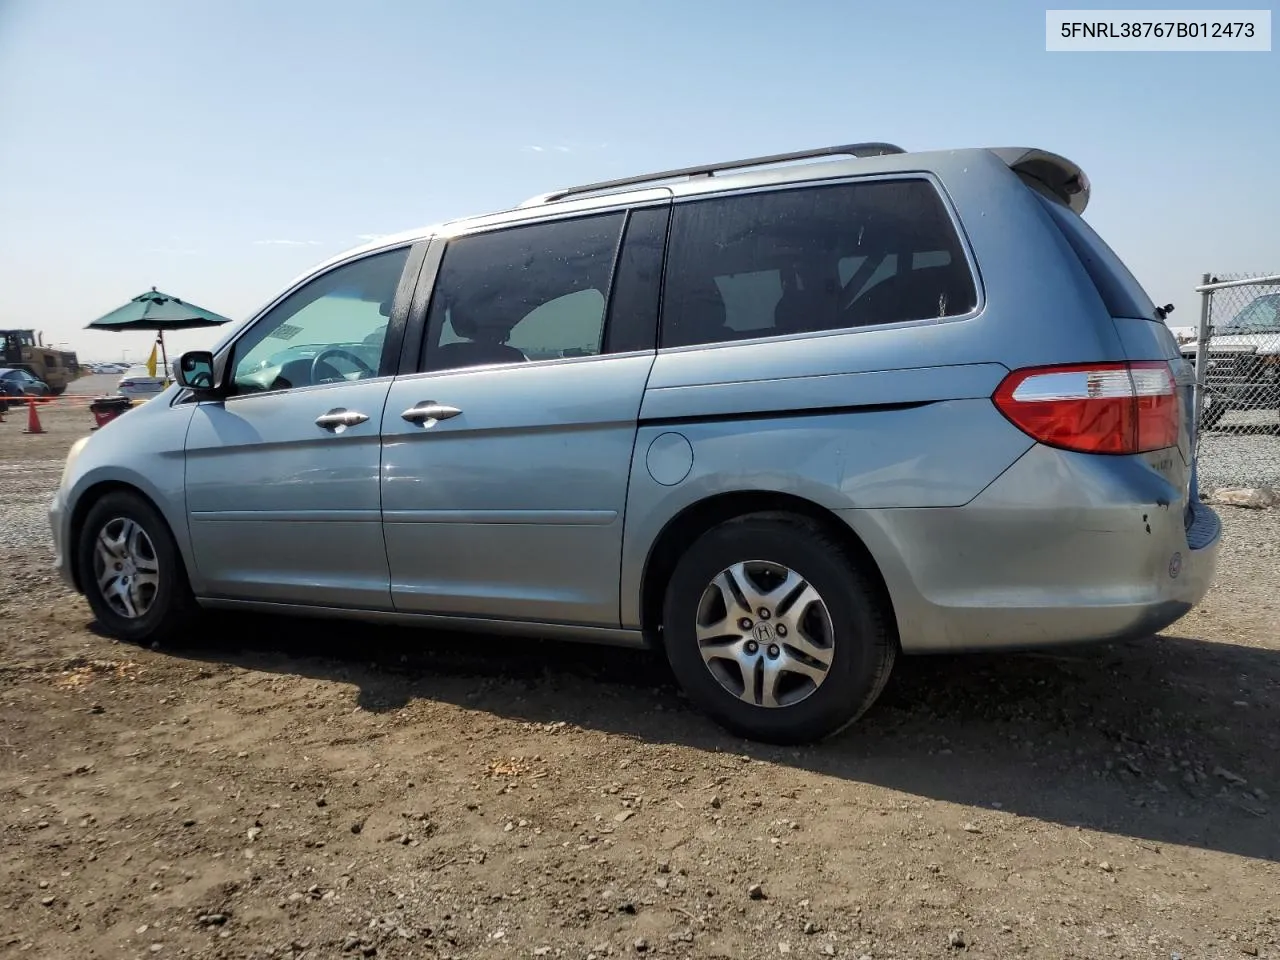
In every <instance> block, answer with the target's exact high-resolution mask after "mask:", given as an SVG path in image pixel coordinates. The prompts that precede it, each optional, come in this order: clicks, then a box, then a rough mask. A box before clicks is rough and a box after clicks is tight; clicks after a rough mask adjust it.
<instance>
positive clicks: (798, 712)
mask: <svg viewBox="0 0 1280 960" xmlns="http://www.w3.org/2000/svg"><path fill="white" fill-rule="evenodd" d="M663 636H664V639H665V645H666V652H667V659H668V660H669V661H670V663H671V668H672V670H673V672H674V673H675V675H676V679H677V680H678V681H679V682H680V684H681V686H682V687H683V688H684V689H685V692H686V693H688V694H689V696H690V698H691V699H692V700H693V701H694V703H695V704H696V705H697V706H699V707H700V708H701V709H703V710H704V711H705V712H706V713H707V714H708V715H710V716H711V717H712V718H713V719H715V720H716V721H717V722H718V723H720V724H721V725H722V726H724V727H725V728H726V729H728V730H729V731H731V732H733V733H735V734H737V735H739V736H743V737H747V738H749V739H754V740H761V741H765V742H770V743H803V742H808V741H813V740H819V739H822V738H824V737H828V736H831V735H832V734H835V733H837V732H839V731H840V730H842V729H844V728H845V727H846V726H848V725H849V724H851V723H852V722H853V721H855V720H857V719H858V717H860V716H861V715H862V714H863V713H864V712H866V710H867V709H868V708H869V707H870V706H871V704H872V703H873V702H874V701H875V699H876V697H878V696H879V695H880V692H881V690H882V689H883V688H884V685H885V683H886V682H887V681H888V679H889V673H890V671H891V670H892V668H893V662H894V659H895V656H896V653H897V637H896V634H895V631H894V629H893V626H892V619H891V616H890V614H889V611H888V609H887V606H886V603H885V601H884V600H883V598H882V597H881V596H880V593H879V591H877V590H876V588H875V586H874V585H873V583H872V581H871V580H870V579H869V578H868V577H867V575H866V574H865V573H864V572H863V570H862V569H861V568H860V566H859V564H858V562H857V561H856V560H855V558H853V557H851V556H850V555H849V554H848V551H846V550H845V549H844V547H843V546H842V545H841V544H840V543H839V542H838V541H837V540H836V539H835V538H833V537H831V536H830V535H829V534H828V533H827V532H826V531H825V530H823V529H822V527H821V526H819V525H818V524H816V523H814V522H812V521H810V520H808V519H807V518H803V517H798V516H791V515H780V514H755V515H751V516H747V517H742V518H739V519H736V520H731V521H729V522H727V523H724V524H721V525H720V526H718V527H715V528H713V529H711V530H710V531H708V532H707V533H705V534H703V536H701V537H700V538H698V540H697V541H695V542H694V544H693V545H692V546H691V547H690V548H689V550H688V552H686V553H685V555H684V556H683V557H682V558H681V560H680V562H679V563H678V564H677V565H676V569H675V571H674V573H673V574H672V577H671V581H670V583H669V585H668V587H667V596H666V603H665V605H664V616H663Z"/></svg>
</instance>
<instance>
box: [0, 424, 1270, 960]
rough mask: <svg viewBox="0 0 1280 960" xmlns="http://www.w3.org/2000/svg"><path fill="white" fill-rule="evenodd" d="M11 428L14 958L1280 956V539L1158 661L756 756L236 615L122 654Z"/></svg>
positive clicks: (485, 675) (1252, 559) (546, 655)
mask: <svg viewBox="0 0 1280 960" xmlns="http://www.w3.org/2000/svg"><path fill="white" fill-rule="evenodd" d="M43 419H44V422H45V425H46V427H47V428H48V430H49V432H48V433H46V434H45V435H43V436H35V437H33V436H25V435H23V434H22V432H21V430H22V426H23V423H24V422H25V412H24V411H21V410H17V411H13V412H11V413H10V415H9V417H8V421H9V422H8V423H6V424H0V481H3V483H4V484H5V487H6V489H7V490H8V491H9V493H8V494H7V495H6V500H5V502H4V505H3V507H0V562H3V564H4V570H5V576H4V578H3V580H2V581H0V583H3V586H2V587H0V957H8V956H13V957H31V958H36V957H40V958H45V957H48V958H73V957H74V958H84V957H95V958H117V957H119V958H137V957H159V958H164V957H201V958H205V957H207V958H228V960H230V958H267V957H272V958H294V960H300V958H303V957H307V958H321V957H375V956H376V957H380V958H409V957H420V958H445V957H468V958H481V957H484V958H487V957H495V958H505V957H512V958H514V957H541V956H547V957H565V958H575V960H584V958H586V960H590V958H593V957H594V958H597V960H602V958H604V957H610V956H622V955H632V956H638V955H643V956H650V955H657V956H671V957H725V958H755V957H786V956H794V957H810V956H816V957H822V956H835V957H849V958H853V960H860V958H872V960H888V958H900V960H914V958H930V957H974V958H976V957H988V958H997V957H1032V958H1057V957H1061V958H1068V957H1069V958H1089V960H1092V958H1122V957H1123V958H1137V957H1144V958H1145V957H1151V958H1165V960H1176V958H1179V957H1181V958H1183V960H1192V958H1216V957H1240V956H1255V957H1272V958H1280V869H1278V866H1277V864H1278V863H1280V817H1278V816H1277V804H1278V803H1280V760H1278V759H1277V758H1278V757H1280V626H1278V625H1280V582H1278V580H1280V575H1278V571H1280V511H1274V510H1273V511H1252V512H1250V511H1240V510H1227V509H1224V510H1223V511H1222V512H1223V516H1224V519H1225V521H1226V525H1227V531H1226V537H1227V540H1226V545H1225V547H1224V555H1223V559H1222V566H1221V570H1220V576H1219V580H1218V583H1217V585H1216V586H1215V588H1214V591H1213V593H1212V594H1211V595H1210V596H1209V598H1208V599H1207V600H1206V602H1205V603H1204V605H1203V606H1202V608H1201V609H1199V610H1197V611H1195V612H1193V613H1192V614H1190V615H1189V616H1187V617H1186V618H1185V619H1184V620H1182V621H1181V622H1179V623H1178V624H1176V625H1174V626H1173V627H1172V628H1171V629H1170V630H1169V631H1168V632H1167V633H1166V634H1165V635H1163V636H1159V637H1155V638H1151V639H1148V640H1143V641H1140V642H1134V643H1127V644H1120V645H1109V646H1093V647H1087V648H1082V649H1071V650H1066V651H1056V652H1053V653H1042V654H1036V655H1029V654H1027V655H1005V656H967V657H937V658H909V659H905V660H900V661H899V667H898V670H897V672H896V674H895V677H894V679H893V680H892V682H891V683H890V686H889V688H888V689H887V690H886V692H885V694H884V696H883V698H882V699H881V701H880V702H879V704H878V705H877V706H876V707H875V708H874V709H873V710H872V711H871V713H870V714H868V716H867V717H865V718H864V719H863V720H862V721H861V722H860V723H858V724H857V725H856V726H855V727H853V728H852V729H850V730H849V731H848V732H846V733H845V734H844V735H842V736H841V737H840V738H839V739H837V740H835V741H833V742H830V743H827V744H824V745H822V746H819V747H812V748H805V749H799V750H792V749H777V748H767V747H761V746H757V745H751V744H747V743H744V742H742V741H738V740H734V739H732V738H730V737H727V736H726V735H724V734H722V733H721V732H720V731H719V730H718V729H717V728H715V727H714V726H712V725H711V724H710V723H709V722H707V721H706V720H704V719H703V718H702V717H700V716H699V715H698V714H696V713H695V712H693V711H692V710H691V709H690V708H689V707H688V706H687V705H686V703H685V701H684V700H683V699H682V698H681V696H680V695H679V693H678V692H677V691H676V689H675V687H674V685H673V684H672V681H671V680H670V678H669V676H668V674H667V672H666V670H665V669H664V668H663V666H662V664H661V663H660V662H658V661H656V660H655V659H654V658H652V657H650V656H647V655H644V654H637V653H632V652H625V651H618V650H610V649H596V648H591V647H586V646H576V645H571V644H552V643H539V642H529V641H509V640H506V641H504V640H498V639H491V638H487V637H486V638H479V639H477V638H474V637H473V638H466V637H455V636H445V635H440V634H433V633H426V632H410V631H402V630H392V629H383V628H373V627H366V626H353V625H349V624H345V625H344V624H339V625H333V624H326V623H321V622H317V621H292V620H287V621H286V620H273V619H267V618H262V617H252V618H251V617H237V618H232V617H216V618H215V617H212V616H211V617H209V618H207V620H206V621H205V622H204V624H203V626H202V629H201V630H200V631H199V634H198V635H196V636H193V637H192V638H191V640H190V642H189V643H187V644H185V645H183V646H181V647H173V648H164V649H158V650H151V649H140V648H136V647H131V646H127V645H120V644H116V643H113V642H111V641H110V640H107V639H105V638H103V637H101V636H99V635H98V634H97V633H95V630H94V625H93V623H92V619H91V617H90V615H89V613H88V609H87V607H86V605H85V604H84V602H83V601H82V600H80V599H79V598H77V597H75V596H73V595H72V594H71V593H69V592H68V591H67V590H66V589H65V588H64V587H63V586H62V585H61V584H60V582H59V581H58V580H57V579H56V577H55V575H54V574H53V572H52V570H51V569H50V567H49V563H50V560H51V550H50V546H49V544H48V535H47V530H46V527H45V520H44V508H45V504H46V503H47V500H48V497H49V494H50V492H51V489H52V487H53V486H54V485H55V484H56V483H57V480H58V476H59V472H60V470H61V460H62V457H63V455H64V454H65V451H66V449H67V447H68V446H69V445H70V443H71V442H72V440H73V439H74V438H75V437H76V436H78V435H80V434H82V433H84V432H85V431H86V430H87V426H88V423H89V417H88V414H87V412H86V411H84V410H83V409H78V410H53V409H50V410H48V411H47V413H46V415H45V416H44V418H43Z"/></svg>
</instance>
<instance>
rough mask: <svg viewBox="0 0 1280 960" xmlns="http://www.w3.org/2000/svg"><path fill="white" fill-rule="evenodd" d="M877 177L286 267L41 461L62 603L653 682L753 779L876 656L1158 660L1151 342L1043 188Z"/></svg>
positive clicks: (553, 211) (868, 160)
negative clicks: (578, 646) (1033, 651)
mask: <svg viewBox="0 0 1280 960" xmlns="http://www.w3.org/2000/svg"><path fill="white" fill-rule="evenodd" d="M904 153H905V152H904V151H903V150H901V149H900V148H897V147H894V146H892V145H890V144H877V143H868V144H854V145H844V146H840V147H831V148H826V149H823V150H816V151H805V152H802V153H796V154H789V155H785V156H774V157H756V158H752V159H747V160H740V161H733V162H730V163H725V164H715V165H708V166H700V167H694V168H688V169H684V170H678V171H665V172H661V173H656V174H650V175H647V176H640V177H633V178H627V179H625V180H621V181H612V182H609V183H599V184H589V185H585V186H581V187H575V188H569V189H565V190H560V191H556V192H554V193H551V194H547V195H544V196H540V197H535V198H532V199H530V200H529V201H527V202H526V203H524V204H522V205H521V206H520V207H519V208H517V209H514V210H507V211H504V212H500V213H496V214H492V215H489V216H484V217H476V218H471V219H465V220H456V221H452V222H450V223H446V224H440V225H437V226H435V227H430V228H424V229H421V230H415V231H412V232H410V233H406V234H402V235H399V236H395V237H386V238H383V239H380V240H378V241H376V242H375V243H372V244H369V245H367V246H365V247H362V248H359V249H357V250H353V251H350V252H348V253H345V254H342V255H341V256H338V257H335V258H333V259H331V260H329V261H328V262H326V263H324V264H321V265H320V266H318V267H316V268H315V269H313V270H312V271H309V272H308V273H307V274H305V275H303V276H302V277H300V278H298V279H297V280H296V281H295V282H294V283H293V284H291V285H290V287H289V288H288V289H286V290H283V291H281V294H280V295H279V296H278V297H276V298H274V299H273V300H272V302H271V303H270V304H269V305H268V306H267V307H266V308H265V309H263V310H262V311H261V312H260V313H259V314H258V315H257V316H255V317H253V318H252V319H251V320H250V321H249V322H248V323H247V324H245V325H243V326H241V327H238V328H237V329H236V330H234V331H232V332H230V333H228V334H227V335H226V336H225V339H224V340H223V342H222V343H221V344H220V345H218V346H217V347H216V348H215V350H213V351H191V352H188V353H185V354H183V356H182V358H181V361H180V366H179V383H178V385H176V386H174V387H171V388H170V389H169V390H167V391H166V392H165V393H164V394H162V395H161V396H160V397H158V398H157V399H155V400H152V401H151V402H149V403H146V404H143V405H142V406H140V407H139V408H138V409H136V410H134V411H133V412H131V413H129V414H128V416H125V417H120V418H119V419H117V420H115V421H113V422H112V423H111V424H110V425H109V426H108V427H106V428H105V429H103V430H101V431H99V432H97V433H96V434H94V435H93V436H91V437H89V438H87V439H85V440H82V441H79V442H77V443H76V445H74V446H73V447H72V449H71V452H70V453H69V455H68V459H67V465H66V468H65V470H64V472H63V479H62V483H61V485H60V487H59V489H58V491H57V493H56V494H55V496H54V499H53V502H52V505H51V508H50V522H51V525H52V528H53V532H54V542H55V543H56V545H57V551H58V557H59V560H58V563H59V565H60V568H61V571H62V574H63V576H64V577H66V578H67V580H68V581H69V582H70V583H71V584H72V585H73V586H74V587H75V588H76V589H77V590H79V591H81V592H82V593H84V594H85V596H86V597H87V598H88V601H89V605H90V607H91V608H92V610H93V614H94V616H95V617H96V618H97V621H98V623H100V624H101V625H102V627H103V629H104V630H105V631H106V632H108V633H109V634H111V635H113V636H116V637H119V638H121V639H125V640H130V641H134V642H143V643H147V642H151V641H153V640H159V639H161V638H163V637H164V636H166V635H174V634H178V635H180V634H181V631H182V630H183V629H184V625H185V624H186V623H188V622H189V618H190V617H191V616H193V615H194V614H195V613H197V612H198V611H199V609H200V608H201V607H209V608H213V607H219V608H226V609H239V610H247V611H253V610H257V611H273V612H276V613H281V612H289V611H293V612H308V613H312V614H317V613H318V614H323V615H327V616H335V617H350V618H356V619H370V620H375V621H379V620H380V621H388V622H398V623H409V624H417V625H421V626H427V627H431V628H436V629H471V630H476V631H480V632H482V633H497V632H504V633H509V634H514V635H523V636H532V637H562V638H566V639H578V640H586V641H595V642H602V643H614V644H622V645H632V646H640V647H644V646H652V647H653V648H656V649H658V650H662V651H663V652H664V653H665V655H666V658H667V661H668V662H669V664H670V666H671V669H672V671H673V673H674V675H675V677H676V678H677V679H678V681H679V682H680V684H681V685H682V686H683V688H684V689H685V690H686V691H687V693H688V695H689V696H690V698H691V699H692V701H693V702H694V703H696V704H697V705H698V706H699V707H701V708H702V709H703V710H704V711H705V712H706V713H707V714H709V715H710V716H712V717H714V718H715V719H716V720H718V721H719V722H720V723H722V724H723V725H724V726H725V727H727V728H728V729H730V730H732V731H734V732H735V733H737V734H740V735H744V736H748V737H753V738H758V739H762V740H769V741H776V742H796V741H806V740H813V739H817V738H820V737H823V736H826V735H829V734H831V733H833V732H835V731H837V730H840V729H841V728H843V727H845V726H846V725H848V724H849V723H852V722H853V721H854V720H855V719H857V717H858V716H859V715H861V714H862V713H863V711H865V710H866V709H867V708H868V707H869V706H870V705H871V704H872V702H874V701H875V699H876V697H877V696H879V694H880V692H881V690H882V689H883V688H884V685H885V683H886V681H887V680H888V677H889V674H890V671H891V669H892V667H893V663H894V660H895V658H896V657H897V656H898V655H899V654H900V653H906V654H923V653H929V652H948V653H955V652H960V651H972V650H989V651H990V650H997V651H999V650H1010V649H1016V648H1026V647H1034V646H1043V645H1055V644H1062V643H1070V642H1085V641H1105V640H1118V639H1126V638H1150V637H1152V635H1153V634H1155V633H1156V632H1158V631H1160V630H1162V629H1164V628H1165V627H1167V626H1168V625H1169V624H1171V623H1173V622H1174V621H1176V620H1177V619H1178V618H1180V617H1182V616H1183V615H1184V614H1185V613H1187V612H1188V611H1189V610H1190V609H1191V608H1192V607H1193V606H1194V605H1195V604H1197V603H1198V602H1199V601H1200V600H1201V599H1202V598H1203V597H1204V595H1205V593H1206V591H1207V590H1208V588H1209V583H1210V581H1211V580H1212V578H1213V575H1214V569H1215V565H1216V558H1217V553H1218V545H1219V540H1220V530H1221V527H1220V523H1219V520H1218V517H1217V514H1216V513H1214V511H1213V510H1212V508H1210V507H1209V506H1207V505H1206V504H1204V503H1202V502H1201V500H1200V497H1199V495H1198V491H1197V489H1196V482H1195V473H1194V470H1193V463H1194V448H1193V445H1192V438H1193V430H1192V423H1191V416H1192V414H1191V399H1192V390H1193V387H1194V374H1193V372H1192V370H1191V367H1190V364H1188V363H1186V362H1185V360H1184V359H1183V358H1182V357H1181V356H1180V354H1179V351H1178V344H1177V341H1176V340H1175V338H1174V336H1173V334H1172V333H1171V332H1170V330H1169V328H1168V327H1167V326H1165V324H1164V322H1163V316H1164V312H1163V311H1162V310H1159V309H1158V308H1157V307H1156V305H1155V304H1154V303H1153V302H1152V301H1151V299H1150V298H1149V297H1148V296H1147V294H1146V293H1145V292H1144V291H1143V289H1142V287H1141V286H1140V285H1139V284H1138V282H1137V281H1136V280H1135V279H1134V277H1133V275H1132V274H1131V273H1130V271H1129V270H1128V269H1127V268H1126V267H1125V265H1124V264H1123V262H1121V261H1120V259H1119V258H1118V257H1116V255H1115V254H1114V252H1112V250H1111V249H1110V248H1109V247H1108V246H1107V245H1106V244H1105V243H1104V242H1103V240H1102V239H1101V238H1100V237H1099V236H1098V235H1097V233H1095V232H1094V230H1093V229H1092V227H1091V226H1090V225H1089V224H1088V223H1087V222H1086V221H1085V220H1084V219H1083V218H1082V217H1081V216H1080V213H1081V212H1082V211H1083V210H1084V209H1085V206H1086V204H1087V202H1088V199H1089V192H1090V188H1089V182H1088V179H1087V178H1086V176H1085V174H1084V172H1083V171H1082V170H1081V169H1080V168H1079V167H1078V166H1076V165H1075V164H1074V163H1072V162H1071V161H1069V160H1067V159H1065V158H1063V157H1060V156H1057V155H1055V154H1052V153H1048V152H1046V151H1043V150H1038V149H1028V148H996V149H964V150H943V151H938V152H929V153H916V154H910V155H904ZM834 156H841V157H842V159H839V160H832V157H834ZM797 160H801V161H819V162H803V163H790V164H789V165H783V164H784V163H786V162H787V161H797ZM295 344H305V345H306V347H305V348H298V347H294V346H293V345H295ZM299 629H304V628H302V627H300V628H299ZM352 636H353V638H357V639H353V641H352V642H353V643H358V642H359V640H358V636H359V635H358V633H353V634H352ZM957 669H963V668H962V667H957ZM1124 695H1125V694H1124V691H1123V690H1117V692H1116V697H1117V698H1120V697H1123V696H1124Z"/></svg>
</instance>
